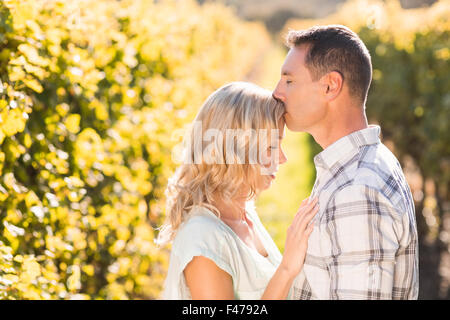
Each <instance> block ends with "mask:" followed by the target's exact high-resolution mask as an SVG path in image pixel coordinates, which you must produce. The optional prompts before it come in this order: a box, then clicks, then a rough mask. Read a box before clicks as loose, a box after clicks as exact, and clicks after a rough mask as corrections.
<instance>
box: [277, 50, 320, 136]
mask: <svg viewBox="0 0 450 320" xmlns="http://www.w3.org/2000/svg"><path fill="white" fill-rule="evenodd" d="M306 54H307V47H306V46H305V45H301V46H299V47H293V48H292V49H290V50H289V52H288V55H287V57H286V60H285V61H284V64H283V66H282V68H281V79H280V81H279V82H278V84H277V86H276V88H275V90H274V92H273V96H274V97H275V98H276V99H279V100H281V101H282V102H283V103H284V105H285V107H286V114H285V115H284V118H285V121H286V126H287V127H288V128H289V130H292V131H306V132H309V130H310V129H311V128H312V127H314V125H316V124H317V123H318V122H319V121H320V120H321V119H323V118H324V117H325V115H326V110H327V108H326V103H325V99H324V88H323V85H321V84H320V82H319V80H317V81H313V80H312V78H311V75H310V73H309V71H308V69H307V67H306V66H305V56H306Z"/></svg>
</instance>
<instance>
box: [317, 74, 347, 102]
mask: <svg viewBox="0 0 450 320" xmlns="http://www.w3.org/2000/svg"><path fill="white" fill-rule="evenodd" d="M320 82H321V84H322V85H323V88H324V95H325V97H326V99H327V100H328V101H331V100H334V99H335V98H336V97H337V96H338V95H339V93H340V92H341V90H342V85H343V83H344V78H343V77H342V74H341V73H340V72H338V71H331V72H329V73H327V74H325V75H324V76H323V77H322V78H321V79H320Z"/></svg>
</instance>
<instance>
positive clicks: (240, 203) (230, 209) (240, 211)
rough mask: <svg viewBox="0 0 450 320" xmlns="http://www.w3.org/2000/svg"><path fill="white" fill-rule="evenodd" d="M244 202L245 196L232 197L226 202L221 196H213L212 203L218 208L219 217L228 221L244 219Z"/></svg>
mask: <svg viewBox="0 0 450 320" xmlns="http://www.w3.org/2000/svg"><path fill="white" fill-rule="evenodd" d="M245 202H246V198H240V199H234V200H233V201H232V203H231V204H230V203H226V202H225V201H223V200H222V199H221V197H215V198H214V201H213V205H214V206H215V207H216V208H217V210H219V212H220V218H221V219H224V220H227V221H230V222H239V221H245V220H246V216H245Z"/></svg>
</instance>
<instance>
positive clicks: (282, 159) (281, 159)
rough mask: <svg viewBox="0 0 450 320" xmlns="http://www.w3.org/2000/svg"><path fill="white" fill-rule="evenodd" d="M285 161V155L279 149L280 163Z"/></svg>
mask: <svg viewBox="0 0 450 320" xmlns="http://www.w3.org/2000/svg"><path fill="white" fill-rule="evenodd" d="M286 161H287V157H286V155H285V154H284V152H283V151H280V164H283V163H285V162H286Z"/></svg>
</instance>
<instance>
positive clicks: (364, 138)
mask: <svg viewBox="0 0 450 320" xmlns="http://www.w3.org/2000/svg"><path fill="white" fill-rule="evenodd" d="M380 132H381V129H380V127H379V126H377V125H369V127H368V128H365V129H362V130H358V131H355V132H352V133H350V134H349V135H346V136H345V137H342V138H340V139H339V140H337V141H336V142H334V143H332V144H331V145H330V146H328V147H327V148H326V149H324V150H323V151H322V152H320V153H319V154H317V155H316V156H315V157H314V164H315V166H316V168H318V167H321V168H324V169H330V168H331V167H333V166H334V165H335V164H336V163H337V162H338V161H339V160H341V159H342V158H344V157H347V156H353V155H355V154H357V153H358V152H359V148H360V147H361V146H365V145H371V144H377V143H379V142H380Z"/></svg>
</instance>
